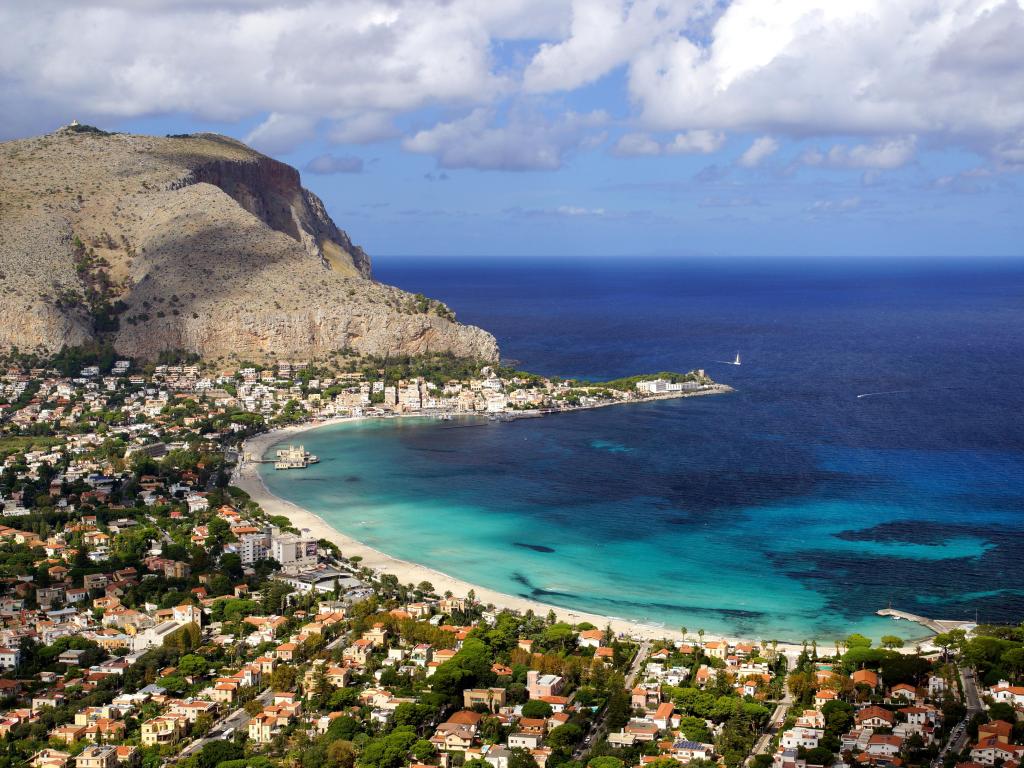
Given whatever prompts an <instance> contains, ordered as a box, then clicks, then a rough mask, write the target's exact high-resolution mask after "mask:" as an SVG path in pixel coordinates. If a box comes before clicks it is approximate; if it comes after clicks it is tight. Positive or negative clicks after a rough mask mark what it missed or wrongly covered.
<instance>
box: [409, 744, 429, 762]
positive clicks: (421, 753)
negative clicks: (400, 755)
mask: <svg viewBox="0 0 1024 768" xmlns="http://www.w3.org/2000/svg"><path fill="white" fill-rule="evenodd" d="M412 754H413V757H415V758H416V759H417V760H419V761H420V762H421V763H424V762H426V761H427V760H429V759H430V758H431V757H433V756H434V745H433V744H431V743H430V742H429V741H427V740H426V739H420V740H419V741H417V742H416V743H414V744H413V745H412Z"/></svg>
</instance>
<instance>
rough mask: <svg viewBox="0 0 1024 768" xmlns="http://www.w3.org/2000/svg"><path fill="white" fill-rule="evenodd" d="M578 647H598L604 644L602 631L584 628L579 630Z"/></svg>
mask: <svg viewBox="0 0 1024 768" xmlns="http://www.w3.org/2000/svg"><path fill="white" fill-rule="evenodd" d="M578 643H579V646H580V648H600V647H601V646H602V645H603V644H604V632H602V631H601V630H600V629H585V630H583V631H582V632H580V636H579V640H578Z"/></svg>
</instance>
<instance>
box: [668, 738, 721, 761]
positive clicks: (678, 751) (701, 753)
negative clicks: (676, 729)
mask: <svg viewBox="0 0 1024 768" xmlns="http://www.w3.org/2000/svg"><path fill="white" fill-rule="evenodd" d="M714 754H715V748H714V746H712V745H711V744H701V743H700V742H699V741H689V740H687V739H680V740H679V741H674V742H672V751H671V756H672V757H674V758H675V759H676V760H678V761H679V762H681V763H682V764H683V765H686V764H687V763H690V762H693V761H694V760H709V761H710V760H711V758H712V757H713V756H714Z"/></svg>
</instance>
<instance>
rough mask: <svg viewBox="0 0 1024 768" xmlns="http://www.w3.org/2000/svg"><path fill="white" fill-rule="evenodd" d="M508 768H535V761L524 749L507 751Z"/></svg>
mask: <svg viewBox="0 0 1024 768" xmlns="http://www.w3.org/2000/svg"><path fill="white" fill-rule="evenodd" d="M508 768H537V761H536V760H534V759H533V755H531V754H530V753H529V752H527V751H526V750H525V749H523V748H522V747H516V748H515V749H510V750H509V756H508Z"/></svg>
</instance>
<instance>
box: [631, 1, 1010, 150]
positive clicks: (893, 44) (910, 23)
mask: <svg viewBox="0 0 1024 768" xmlns="http://www.w3.org/2000/svg"><path fill="white" fill-rule="evenodd" d="M1022 39H1024V7H1022V5H1021V2H1020V1H1019V0H900V2H891V0H860V2H836V1H835V0H772V1H771V2H768V1H767V0H734V1H733V2H732V3H731V4H730V5H729V6H728V8H726V9H725V11H724V12H723V13H722V14H721V16H720V17H719V18H718V19H717V21H716V22H715V23H714V25H713V27H712V28H711V30H710V34H709V36H708V39H706V40H701V39H699V38H697V37H696V36H692V35H691V36H687V35H685V34H684V35H680V36H678V37H675V38H671V39H670V38H664V39H661V40H659V41H658V42H657V43H656V44H654V45H652V46H650V47H649V48H648V49H645V50H644V51H641V52H640V53H638V54H637V55H636V56H635V57H634V58H633V59H632V60H631V64H630V72H629V87H630V93H631V95H632V97H633V99H634V100H635V102H636V103H637V104H638V105H639V108H640V109H641V111H642V117H643V118H644V120H645V121H646V123H647V125H648V126H650V127H651V128H654V129H662V130H673V129H676V130H678V129H686V128H691V127H702V128H716V129H721V130H744V131H765V132H771V133H773V134H775V135H781V134H787V135H797V136H804V135H809V134H846V135H866V134H867V135H870V134H884V135H893V134H918V135H921V134H929V133H934V134H940V135H943V136H950V137H955V138H961V139H962V138H966V139H976V138H978V137H982V138H984V137H989V136H991V135H993V134H994V135H1004V134H1010V135H1020V134H1021V133H1022V132H1024V57H1022V56H1021V55H1020V46H1021V40H1022Z"/></svg>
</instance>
